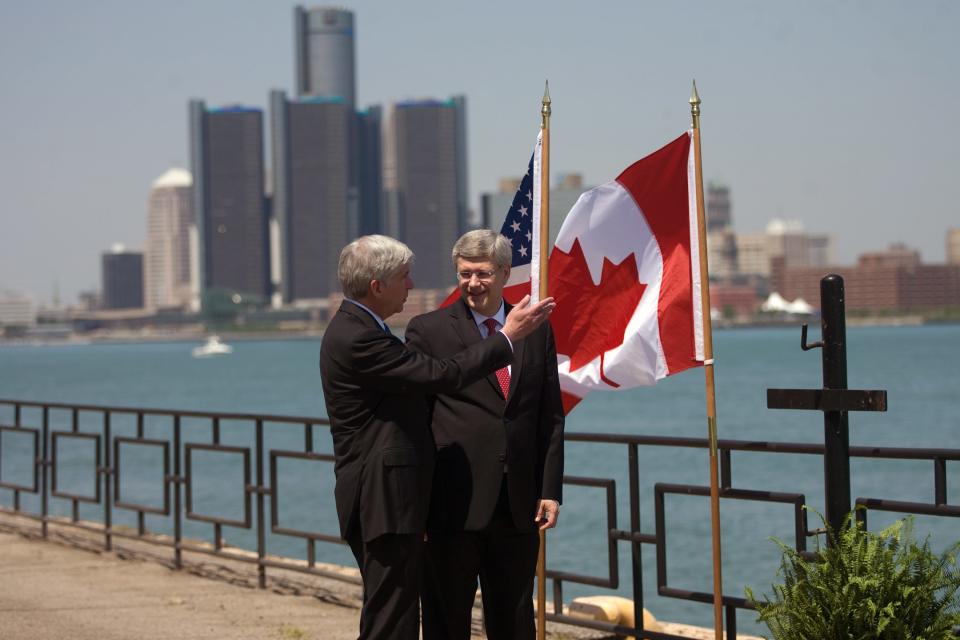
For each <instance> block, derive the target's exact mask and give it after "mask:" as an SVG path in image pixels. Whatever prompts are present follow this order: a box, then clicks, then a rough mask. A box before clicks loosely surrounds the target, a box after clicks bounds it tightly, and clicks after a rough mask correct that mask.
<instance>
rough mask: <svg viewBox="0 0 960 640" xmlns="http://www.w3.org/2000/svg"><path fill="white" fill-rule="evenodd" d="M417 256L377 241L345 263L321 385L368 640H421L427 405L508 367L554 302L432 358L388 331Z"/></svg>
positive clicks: (353, 246)
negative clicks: (433, 396)
mask: <svg viewBox="0 0 960 640" xmlns="http://www.w3.org/2000/svg"><path fill="white" fill-rule="evenodd" d="M413 258H414V256H413V252H412V251H410V249H409V248H408V247H407V246H406V245H405V244H403V243H402V242H399V241H398V240H394V239H393V238H389V237H386V236H380V235H371V236H364V237H361V238H358V239H356V240H354V241H353V242H351V243H350V244H348V245H347V246H346V247H344V249H343V251H342V252H341V254H340V263H339V266H338V277H339V280H340V286H341V288H342V289H343V293H344V296H345V297H346V300H344V301H343V303H342V304H341V305H340V309H339V310H338V311H337V314H336V315H335V316H334V317H333V319H332V320H331V321H330V324H329V326H328V327H327V330H326V332H325V333H324V336H323V341H322V343H321V346H320V376H321V379H322V382H323V395H324V401H325V402H326V406H327V416H328V417H329V419H330V433H331V435H332V436H333V449H334V458H335V463H334V472H335V474H336V485H335V487H334V496H335V501H336V505H337V515H338V518H339V521H340V534H341V536H342V537H343V538H344V539H345V540H346V541H347V542H348V543H349V545H350V549H351V550H352V551H353V554H354V556H355V557H356V559H357V564H358V565H359V567H360V574H361V576H362V578H363V608H362V610H361V613H360V638H361V639H362V640H366V639H380V638H396V639H401V640H416V638H417V637H418V635H419V629H418V600H419V585H420V579H421V573H422V561H423V537H424V531H425V528H426V517H427V509H428V506H429V504H428V502H429V496H430V483H431V478H432V476H433V460H434V446H433V440H432V438H431V435H430V428H429V425H428V422H427V420H428V408H427V402H426V397H425V394H427V393H442V392H448V391H453V390H454V389H456V388H458V387H462V386H464V385H467V384H470V383H472V382H473V381H475V380H478V379H481V378H482V377H483V376H484V375H487V374H491V373H493V372H494V371H496V370H497V369H498V368H500V367H502V366H503V365H505V364H506V363H507V362H509V361H510V359H511V357H512V354H513V346H512V345H513V344H514V343H519V342H520V341H522V340H523V338H525V337H526V336H527V335H529V334H530V333H531V332H532V331H534V330H535V329H536V328H537V327H538V326H540V325H541V324H542V323H543V322H544V320H545V319H546V317H547V316H548V315H549V314H550V311H552V309H553V300H552V299H549V298H548V299H547V300H543V301H541V302H540V303H538V304H535V305H531V304H529V302H528V301H527V302H526V303H525V304H521V305H518V306H517V309H516V310H515V311H514V312H513V313H511V314H510V316H509V317H507V319H506V324H505V325H504V329H503V334H504V337H503V338H498V339H497V340H488V341H485V342H484V343H483V344H478V345H475V346H474V347H472V348H469V349H465V350H462V352H461V353H456V354H450V356H449V357H445V358H443V359H437V358H431V357H429V356H425V355H422V354H419V353H416V352H414V351H411V350H408V349H407V348H406V347H405V346H404V345H403V343H402V342H401V341H400V340H398V339H397V338H395V337H394V336H393V335H392V334H391V333H390V331H389V329H387V327H386V324H385V323H384V320H386V319H387V318H389V317H390V316H391V315H393V314H395V313H397V312H398V311H400V310H402V309H403V304H404V302H405V301H406V299H407V292H408V291H409V290H410V289H412V288H413V280H412V279H411V278H410V267H411V265H412V263H413Z"/></svg>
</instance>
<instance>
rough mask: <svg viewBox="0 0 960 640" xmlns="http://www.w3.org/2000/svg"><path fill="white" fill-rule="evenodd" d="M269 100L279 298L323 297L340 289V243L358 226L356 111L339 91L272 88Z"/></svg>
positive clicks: (286, 301)
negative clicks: (323, 93) (353, 152)
mask: <svg viewBox="0 0 960 640" xmlns="http://www.w3.org/2000/svg"><path fill="white" fill-rule="evenodd" d="M270 105H271V106H270V116H271V127H272V140H273V217H274V219H275V220H276V222H277V228H278V235H279V243H278V244H279V247H280V290H281V292H282V299H283V302H285V303H291V302H294V301H301V302H304V301H308V300H315V301H316V300H319V299H325V298H326V296H328V295H329V294H330V293H333V292H336V291H338V290H339V286H338V281H337V262H338V260H339V257H340V250H341V249H342V248H343V246H344V245H346V244H347V243H348V242H349V241H350V240H351V239H352V238H354V237H356V235H357V232H358V227H359V225H358V211H357V198H356V194H355V192H354V191H353V189H351V186H350V178H351V171H350V163H349V158H350V129H351V122H352V120H353V118H354V117H355V114H354V113H353V111H352V109H351V108H350V106H349V105H348V104H347V103H346V101H345V100H344V99H343V98H340V97H336V98H319V97H304V98H298V99H294V100H287V97H286V94H284V92H283V91H273V92H271V94H270Z"/></svg>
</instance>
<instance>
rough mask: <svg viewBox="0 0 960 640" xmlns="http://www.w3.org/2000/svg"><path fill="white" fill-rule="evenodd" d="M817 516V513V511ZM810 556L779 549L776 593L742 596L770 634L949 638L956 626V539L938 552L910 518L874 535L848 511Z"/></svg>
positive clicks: (783, 638) (849, 639) (803, 638)
mask: <svg viewBox="0 0 960 640" xmlns="http://www.w3.org/2000/svg"><path fill="white" fill-rule="evenodd" d="M821 519H822V516H821ZM827 535H828V536H830V538H831V542H832V543H833V544H831V545H829V546H827V547H826V548H820V543H819V540H818V543H817V550H816V553H815V559H813V560H807V559H806V558H805V557H804V556H803V555H801V554H800V553H799V552H797V551H796V550H795V549H793V548H791V547H789V546H787V545H786V544H784V543H783V542H782V541H780V540H776V539H775V540H774V542H776V543H777V544H778V545H779V546H780V548H781V549H782V550H783V558H782V560H781V563H780V571H779V574H780V575H781V576H782V577H783V583H782V584H774V585H772V588H773V598H772V599H768V598H764V600H763V601H759V600H758V599H757V598H755V597H754V594H753V591H752V590H751V589H749V588H747V590H746V591H747V598H749V599H750V600H751V601H753V602H754V604H755V605H756V606H757V611H758V612H759V614H760V615H759V617H758V621H762V622H764V623H766V625H767V627H768V628H769V629H770V631H771V632H772V633H773V638H774V640H814V639H817V640H860V639H866V638H877V639H881V640H887V639H889V640H921V639H922V640H947V639H949V638H953V637H954V636H953V635H952V627H953V625H956V624H960V569H958V566H957V552H958V550H960V542H958V543H956V544H954V545H953V546H951V547H950V548H949V549H947V550H946V551H945V552H944V553H942V554H941V555H937V554H935V553H933V552H932V551H931V550H930V545H929V539H927V540H924V541H923V543H922V544H918V543H917V542H915V541H914V540H913V518H912V517H910V518H906V519H904V520H898V521H897V522H895V523H893V524H892V525H891V526H889V527H887V528H886V529H884V530H883V531H880V532H879V533H871V532H870V531H867V530H866V528H865V527H864V526H863V525H862V524H861V523H859V522H856V521H854V520H852V519H851V517H850V516H848V517H847V521H846V523H845V526H844V527H843V528H842V529H841V531H840V532H839V533H836V532H833V531H828V533H827Z"/></svg>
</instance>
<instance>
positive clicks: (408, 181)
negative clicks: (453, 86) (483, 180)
mask: <svg viewBox="0 0 960 640" xmlns="http://www.w3.org/2000/svg"><path fill="white" fill-rule="evenodd" d="M382 153H383V192H384V200H385V201H384V202H383V205H382V206H383V210H384V229H383V232H384V233H387V234H389V235H392V236H395V237H397V238H400V239H402V240H403V241H404V242H406V243H407V244H408V245H410V248H411V249H413V251H414V252H415V253H416V255H417V267H416V272H415V281H416V282H417V284H418V286H420V287H424V288H436V287H446V286H449V285H450V284H451V283H452V282H453V280H452V267H451V265H450V248H451V247H452V246H453V243H454V242H456V240H457V238H458V237H459V236H460V234H461V233H463V231H465V230H466V228H467V198H466V196H467V167H466V98H465V97H463V96H456V97H453V98H451V99H449V100H445V101H439V100H414V101H407V102H398V103H395V104H393V105H391V106H390V107H389V108H388V109H387V113H386V114H385V115H384V118H383V149H382Z"/></svg>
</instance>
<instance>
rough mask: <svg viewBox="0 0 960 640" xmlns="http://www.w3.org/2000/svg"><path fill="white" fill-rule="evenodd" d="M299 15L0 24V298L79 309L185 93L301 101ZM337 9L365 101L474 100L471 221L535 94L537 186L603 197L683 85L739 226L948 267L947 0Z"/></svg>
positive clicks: (97, 13)
mask: <svg viewBox="0 0 960 640" xmlns="http://www.w3.org/2000/svg"><path fill="white" fill-rule="evenodd" d="M295 4H296V3H289V5H287V6H277V5H275V4H267V3H255V2H249V3H236V2H234V3H230V4H229V5H228V4H227V3H225V2H209V3H203V4H202V5H197V6H194V5H187V4H182V5H180V4H176V3H173V4H171V5H170V6H165V7H164V11H163V12H162V13H160V14H157V13H156V12H155V5H148V4H146V3H142V2H129V3H119V2H105V3H97V4H96V5H95V6H79V5H71V4H68V3H61V2H49V3H44V4H40V5H25V6H17V5H4V6H3V7H2V8H0V25H2V26H0V53H2V55H0V72H2V75H0V77H3V78H4V80H5V83H4V94H5V95H4V98H5V106H4V115H6V116H7V117H6V118H3V119H2V122H0V135H2V138H3V140H4V141H5V142H4V152H3V153H2V154H0V175H2V176H3V179H2V182H0V186H2V187H3V189H4V192H5V195H6V198H5V205H4V208H3V210H2V221H3V228H4V230H5V231H4V233H3V234H0V237H2V241H0V289H13V290H19V291H23V292H28V293H31V294H33V295H34V296H35V297H37V298H38V299H39V300H40V301H49V300H50V298H51V296H52V292H53V290H54V288H55V287H59V289H60V292H61V297H62V299H64V300H67V301H72V300H73V299H74V298H75V296H76V294H77V293H78V292H79V291H81V290H84V289H90V288H96V287H97V280H98V277H97V275H98V256H99V255H100V254H101V253H102V252H103V251H104V250H105V249H106V248H107V247H109V246H110V245H111V244H113V243H114V242H124V243H125V244H127V245H128V246H132V247H137V248H142V247H143V243H144V240H145V238H146V229H145V225H146V211H147V200H148V197H149V190H150V184H151V182H152V181H153V180H154V179H156V178H157V176H159V175H161V174H162V173H163V172H164V171H166V169H168V168H170V167H171V166H179V167H189V145H188V126H187V118H186V114H185V111H186V109H185V105H186V103H187V101H188V100H189V99H190V98H192V97H203V98H204V99H205V100H206V102H207V104H209V105H211V106H220V105H224V104H237V103H243V104H250V105H252V106H256V107H259V108H261V109H264V110H265V109H266V108H267V106H268V99H269V91H270V90H271V89H285V90H286V91H288V93H290V94H293V93H294V86H295V85H294V80H295V69H294V68H295V64H294V33H293V25H292V23H293V20H292V15H293V8H294V6H295ZM345 8H347V9H349V10H352V11H354V13H355V15H356V47H357V72H356V80H357V87H356V88H357V107H358V108H360V109H362V108H364V107H365V106H367V105H369V104H385V103H388V102H391V101H393V100H402V99H404V98H405V97H413V98H416V97H422V96H434V97H436V96H447V95H454V94H459V93H462V94H464V95H466V97H467V99H468V100H469V101H470V118H469V121H468V136H467V138H468V142H467V144H468V147H469V149H470V152H469V158H468V167H469V179H468V183H469V185H470V189H471V190H470V194H469V198H468V203H469V206H470V207H471V208H472V209H478V208H479V206H480V205H479V195H478V194H480V193H483V192H492V191H494V190H495V185H496V181H497V180H498V179H499V178H501V177H503V176H510V175H517V174H519V173H522V168H523V166H524V165H525V162H526V160H527V159H528V158H529V153H530V149H531V148H532V145H533V140H534V137H535V135H536V127H537V125H538V122H539V116H538V107H539V95H540V92H541V91H542V83H543V79H544V78H549V79H550V82H551V93H552V95H553V99H554V116H555V117H554V120H553V136H552V142H553V145H552V153H553V158H552V163H551V164H552V166H553V168H554V174H555V175H559V174H561V173H566V172H571V171H574V172H579V173H582V174H583V175H584V177H585V183H588V184H598V183H602V182H606V181H608V180H610V179H612V178H613V177H615V176H616V175H617V174H618V173H619V172H620V171H621V170H622V169H623V168H624V167H625V166H627V165H628V164H630V163H631V162H633V161H634V160H636V159H638V158H639V157H641V156H643V155H645V154H647V153H649V152H651V151H653V150H655V149H656V148H659V146H661V145H662V144H663V143H664V142H666V141H667V140H669V139H670V138H671V137H673V136H675V135H676V133H677V132H678V131H680V130H682V129H683V128H686V127H687V126H688V124H689V107H688V105H687V104H686V97H687V95H689V88H690V80H691V79H692V78H693V77H696V78H697V82H698V87H699V89H700V94H701V96H702V97H703V100H704V103H703V127H704V129H703V136H704V177H705V179H706V180H715V181H718V182H722V183H724V184H727V185H729V186H730V187H731V192H732V199H733V219H734V226H735V228H736V229H737V230H738V231H741V232H743V231H751V230H759V229H762V228H763V227H764V226H765V225H766V222H767V221H768V220H769V219H770V218H773V217H781V218H795V219H800V220H803V221H804V223H805V225H806V228H807V229H808V230H810V231H815V232H823V233H830V234H832V235H834V236H835V238H836V241H837V253H838V256H837V257H838V258H839V261H840V262H842V263H850V262H852V261H853V259H854V257H855V256H856V255H857V254H859V253H862V252H865V251H870V250H877V249H881V248H883V247H886V246H887V245H888V244H890V243H891V242H895V241H902V242H905V243H906V244H907V245H909V246H910V247H913V248H916V249H919V250H920V252H921V253H922V256H923V258H924V260H925V261H927V262H940V261H943V259H944V244H945V243H944V239H945V236H946V231H947V228H948V227H950V226H956V224H957V223H956V220H957V219H958V216H957V213H958V211H957V205H956V204H955V202H954V201H953V199H952V198H951V197H950V196H951V195H952V192H953V190H954V188H953V186H952V183H953V179H952V174H953V173H954V172H955V171H953V170H952V169H954V168H955V166H956V161H955V160H954V159H953V154H952V149H953V148H954V147H955V146H956V145H957V143H958V142H960V129H958V126H957V125H956V124H955V122H954V121H953V120H952V119H951V116H950V114H951V113H952V112H954V111H956V107H957V106H958V105H960V93H958V88H957V87H956V86H955V83H950V82H949V81H948V78H949V77H952V74H951V73H950V70H951V69H952V68H953V67H955V63H956V54H955V53H954V51H953V48H952V40H951V38H952V35H951V33H950V31H951V25H954V24H957V20H956V18H957V17H958V16H960V9H958V7H957V6H956V5H953V4H950V3H946V2H939V3H927V4H923V5H911V4H908V3H906V2H880V3H871V4H869V5H867V4H863V3H845V4H842V5H836V6H835V5H834V4H833V3H811V4H807V5H804V11H803V12H802V13H801V12H796V11H791V10H790V8H788V7H786V6H783V7H772V6H769V5H767V4H764V3H744V2H741V3H736V4H733V5H724V6H723V7H716V6H713V5H708V4H706V3H703V4H694V5H693V6H692V7H691V6H690V5H683V7H680V6H679V5H677V6H672V5H668V6H654V5H651V4H646V3H644V4H640V3H631V4H623V5H619V4H618V5H616V6H612V7H607V9H608V12H607V14H609V13H614V12H615V13H616V14H617V19H616V20H610V19H605V18H606V17H608V16H607V14H605V13H602V12H598V11H597V10H596V8H591V7H586V6H581V5H577V4H574V3H564V2H560V3H556V4H555V5H552V11H551V12H550V13H548V14H547V15H545V16H542V18H543V29H542V31H543V32H544V33H545V34H546V35H537V34H536V33H535V31H536V30H535V29H534V28H533V25H535V24H536V23H537V20H538V19H539V18H540V17H541V16H540V12H538V11H537V10H536V9H535V8H526V7H516V6H514V5H509V4H506V3H503V4H502V5H498V4H497V3H488V4H485V5H483V6H478V7H453V6H447V5H445V4H439V3H429V2H421V3H415V4H414V5H411V6H405V7H392V6H377V4H375V3H370V2H354V3H351V4H350V5H349V6H347V7H345ZM508 11H509V15H510V16H511V18H512V21H507V20H506V19H505V18H504V16H505V15H508V13H507V12H508ZM688 12H689V13H688ZM147 22H149V24H150V29H149V30H147V29H143V28H142V26H141V25H143V24H146V23H147ZM463 24H469V25H471V28H470V29H469V30H468V31H467V32H464V31H463V28H462V25H463ZM38 43H43V46H42V47H40V46H38ZM263 144H264V146H265V147H266V148H268V145H269V144H270V141H269V136H267V137H266V139H264V140H263ZM905 220H906V221H909V224H905V222H904V221H905ZM415 275H416V274H415Z"/></svg>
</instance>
